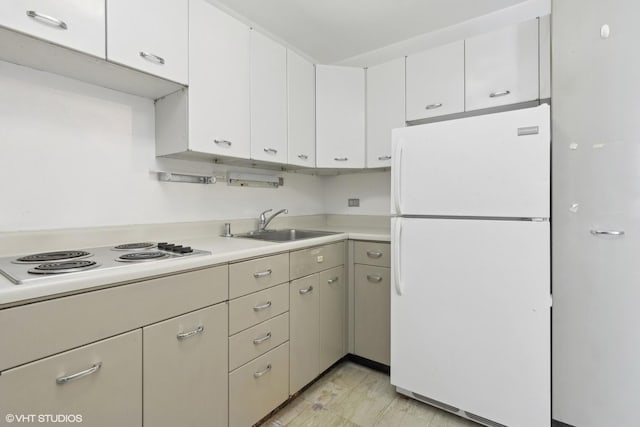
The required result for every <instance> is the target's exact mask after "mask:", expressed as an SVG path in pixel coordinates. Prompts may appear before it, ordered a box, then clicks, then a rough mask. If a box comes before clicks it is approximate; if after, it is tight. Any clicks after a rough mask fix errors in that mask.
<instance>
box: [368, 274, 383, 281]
mask: <svg viewBox="0 0 640 427" xmlns="http://www.w3.org/2000/svg"><path fill="white" fill-rule="evenodd" d="M367 280H368V281H370V282H373V283H380V282H382V276H374V275H371V274H367Z"/></svg>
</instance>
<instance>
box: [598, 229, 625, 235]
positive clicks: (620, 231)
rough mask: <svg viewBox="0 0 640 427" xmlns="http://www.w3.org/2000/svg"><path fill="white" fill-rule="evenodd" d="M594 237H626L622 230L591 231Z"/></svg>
mask: <svg viewBox="0 0 640 427" xmlns="http://www.w3.org/2000/svg"><path fill="white" fill-rule="evenodd" d="M591 234H593V235H594V236H624V231H622V230H591Z"/></svg>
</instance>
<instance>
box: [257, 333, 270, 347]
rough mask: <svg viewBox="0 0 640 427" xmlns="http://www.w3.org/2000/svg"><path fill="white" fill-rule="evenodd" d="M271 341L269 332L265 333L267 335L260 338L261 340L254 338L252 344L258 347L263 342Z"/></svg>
mask: <svg viewBox="0 0 640 427" xmlns="http://www.w3.org/2000/svg"><path fill="white" fill-rule="evenodd" d="M270 339H271V332H267V335H265V336H263V337H261V338H256V339H255V340H253V343H254V344H256V345H258V344H262V343H263V342H265V341H267V340H270Z"/></svg>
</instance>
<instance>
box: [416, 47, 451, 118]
mask: <svg viewBox="0 0 640 427" xmlns="http://www.w3.org/2000/svg"><path fill="white" fill-rule="evenodd" d="M463 111H464V41H462V40H461V41H458V42H455V43H451V44H447V45H443V46H438V47H435V48H432V49H429V50H426V51H424V52H420V53H418V54H415V55H409V56H408V57H407V121H411V120H419V119H427V118H430V117H435V116H443V115H446V114H453V113H461V112H463Z"/></svg>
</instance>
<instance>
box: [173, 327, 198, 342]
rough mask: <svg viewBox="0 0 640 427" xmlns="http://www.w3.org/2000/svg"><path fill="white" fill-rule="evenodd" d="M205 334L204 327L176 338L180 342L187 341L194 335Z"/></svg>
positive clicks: (181, 333) (183, 333)
mask: <svg viewBox="0 0 640 427" xmlns="http://www.w3.org/2000/svg"><path fill="white" fill-rule="evenodd" d="M203 332H204V326H198V327H197V328H196V329H194V330H193V331H190V332H180V333H179V334H178V335H176V338H178V339H179V340H186V339H187V338H191V337H192V336H194V335H198V334H201V333H203Z"/></svg>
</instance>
